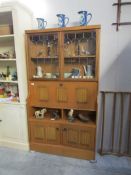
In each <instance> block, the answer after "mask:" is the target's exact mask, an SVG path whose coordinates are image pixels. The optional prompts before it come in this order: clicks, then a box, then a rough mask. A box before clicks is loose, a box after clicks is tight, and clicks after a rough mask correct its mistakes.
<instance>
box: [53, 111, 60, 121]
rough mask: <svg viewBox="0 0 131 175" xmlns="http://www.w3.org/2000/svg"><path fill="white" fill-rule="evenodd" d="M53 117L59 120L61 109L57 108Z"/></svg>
mask: <svg viewBox="0 0 131 175" xmlns="http://www.w3.org/2000/svg"><path fill="white" fill-rule="evenodd" d="M52 117H53V119H54V120H57V119H59V118H60V115H59V111H58V110H55V111H53V112H52Z"/></svg>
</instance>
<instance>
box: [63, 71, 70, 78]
mask: <svg viewBox="0 0 131 175" xmlns="http://www.w3.org/2000/svg"><path fill="white" fill-rule="evenodd" d="M71 74H72V73H71V72H65V73H64V78H69V77H70V76H71Z"/></svg>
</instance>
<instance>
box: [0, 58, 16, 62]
mask: <svg viewBox="0 0 131 175" xmlns="http://www.w3.org/2000/svg"><path fill="white" fill-rule="evenodd" d="M0 61H7V62H8V61H16V58H0Z"/></svg>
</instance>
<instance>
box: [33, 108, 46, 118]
mask: <svg viewBox="0 0 131 175" xmlns="http://www.w3.org/2000/svg"><path fill="white" fill-rule="evenodd" d="M46 112H47V109H46V108H43V109H42V110H39V111H35V117H36V118H38V119H43V118H44V114H45V113H46Z"/></svg>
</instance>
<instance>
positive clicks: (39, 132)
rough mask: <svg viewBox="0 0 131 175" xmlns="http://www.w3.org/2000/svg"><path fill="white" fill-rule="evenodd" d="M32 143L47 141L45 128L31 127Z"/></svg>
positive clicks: (36, 125) (37, 125) (41, 126)
mask: <svg viewBox="0 0 131 175" xmlns="http://www.w3.org/2000/svg"><path fill="white" fill-rule="evenodd" d="M30 137H31V142H36V143H44V142H45V141H46V134H45V127H44V126H43V125H40V124H31V126H30Z"/></svg>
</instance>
